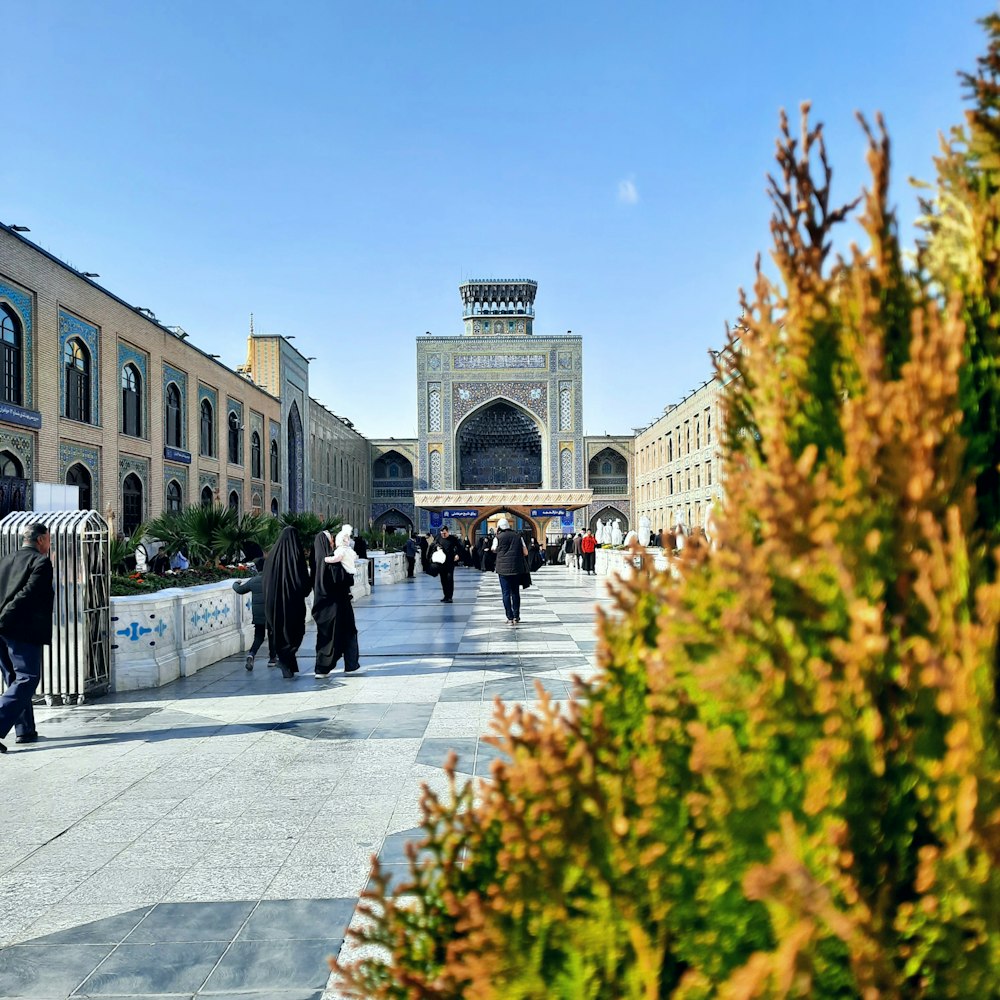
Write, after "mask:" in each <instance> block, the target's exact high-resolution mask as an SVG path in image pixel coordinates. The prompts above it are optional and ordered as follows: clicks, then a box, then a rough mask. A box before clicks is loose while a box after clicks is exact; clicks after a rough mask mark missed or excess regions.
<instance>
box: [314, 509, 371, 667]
mask: <svg viewBox="0 0 1000 1000" xmlns="http://www.w3.org/2000/svg"><path fill="white" fill-rule="evenodd" d="M353 530H354V529H353V528H352V527H351V526H350V525H349V524H345V525H344V526H343V527H342V528H341V529H340V531H338V532H337V536H336V537H335V538H334V537H333V536H332V535H331V534H330V532H329V531H321V532H320V533H319V534H318V535H317V536H316V539H315V541H314V542H313V566H314V579H313V606H312V615H313V618H314V619H315V621H316V668H315V669H316V676H317V677H325V676H326V675H327V674H329V673H330V672H331V671H332V670H333V668H334V667H335V666H336V665H337V661H338V660H339V659H340V658H341V657H342V656H343V658H344V673H345V674H351V673H354V671H355V670H358V669H360V667H361V663H360V662H359V654H358V627H357V625H356V624H355V621H354V605H353V604H352V603H351V601H352V595H351V587H353V586H354V567H355V560H356V556H355V554H354V549H353V548H352V544H351V532H352V531H353Z"/></svg>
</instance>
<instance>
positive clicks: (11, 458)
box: [0, 451, 24, 479]
mask: <svg viewBox="0 0 1000 1000" xmlns="http://www.w3.org/2000/svg"><path fill="white" fill-rule="evenodd" d="M0 476H2V477H3V478H4V479H23V478H24V466H23V465H21V463H20V462H19V461H18V458H17V456H16V455H13V454H11V452H9V451H0Z"/></svg>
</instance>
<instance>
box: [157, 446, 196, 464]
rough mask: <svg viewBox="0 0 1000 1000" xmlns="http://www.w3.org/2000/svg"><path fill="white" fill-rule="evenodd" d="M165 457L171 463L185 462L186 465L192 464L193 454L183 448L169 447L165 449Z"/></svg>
mask: <svg viewBox="0 0 1000 1000" xmlns="http://www.w3.org/2000/svg"><path fill="white" fill-rule="evenodd" d="M163 457H164V458H165V459H167V460H168V461H170V462H183V463H184V464H185V465H190V464H191V452H189V451H184V449H183V448H171V447H170V445H167V447H165V448H164V449H163Z"/></svg>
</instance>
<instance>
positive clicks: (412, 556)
mask: <svg viewBox="0 0 1000 1000" xmlns="http://www.w3.org/2000/svg"><path fill="white" fill-rule="evenodd" d="M417 550H418V546H417V535H416V532H413V533H411V534H410V537H409V538H407V539H406V544H405V545H404V546H403V555H404V556H406V579H407V580H412V579H413V569H414V567H415V566H416V565H417Z"/></svg>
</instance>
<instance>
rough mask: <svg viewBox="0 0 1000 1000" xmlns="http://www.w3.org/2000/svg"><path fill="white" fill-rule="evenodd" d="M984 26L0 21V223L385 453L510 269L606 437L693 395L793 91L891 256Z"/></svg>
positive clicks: (282, 16) (639, 15) (115, 15)
mask: <svg viewBox="0 0 1000 1000" xmlns="http://www.w3.org/2000/svg"><path fill="white" fill-rule="evenodd" d="M989 9H990V7H989V4H988V3H987V2H986V0H980V2H975V3H973V2H969V0H949V2H947V3H944V2H932V0H907V2H902V0H899V2H897V0H868V2H865V3H862V2H858V0H840V2H839V3H830V2H814V0H796V2H794V3H789V2H785V3H778V2H764V0H759V2H750V0H714V2H710V3H700V4H681V3H673V2H670V3H668V2H660V3H641V2H636V3H627V2H626V3H621V4H610V3H594V2H590V0H577V2H574V3H546V2H537V0H536V2H534V3H521V2H507V3H503V4H483V3H469V2H466V3H453V2H395V3H388V2H377V0H375V2H366V3H351V4H346V3H340V2H298V3H296V2H289V3H286V4H276V3H273V2H271V3H264V2H258V0H240V2H236V0H232V2H229V0H201V2H199V3H193V2H190V0H172V2H171V3H152V2H141V0H140V2H138V3H137V2H134V0H127V2H126V0H120V2H115V0H107V2H95V0H67V2H63V0H34V2H32V3H14V2H9V3H8V4H6V5H5V10H4V15H3V22H4V38H5V42H6V43H7V45H6V48H7V52H8V56H7V60H6V70H5V73H4V78H3V83H2V84H0V92H2V93H3V95H4V98H5V101H4V103H5V105H6V107H7V121H8V133H7V142H6V143H5V154H6V155H5V156H4V157H3V158H2V160H0V219H2V221H4V222H6V223H17V224H22V225H27V226H30V227H31V234H30V238H31V239H33V240H35V241H36V242H37V243H39V244H40V245H41V246H43V247H45V248H46V249H47V250H49V251H51V252H52V253H54V254H56V255H57V256H59V257H61V258H62V259H64V260H67V261H69V262H70V263H71V264H73V265H74V266H76V267H78V268H80V269H81V270H85V271H97V272H99V273H100V274H101V279H100V282H101V283H102V284H103V285H105V287H107V288H109V289H110V290H112V291H113V292H115V293H116V294H117V295H120V296H121V297H122V298H124V299H125V300H126V301H129V302H131V303H133V304H135V305H137V306H146V307H149V308H151V309H153V310H154V311H155V313H156V314H157V316H158V317H159V319H160V320H161V321H163V322H165V323H169V324H175V323H176V324H179V325H180V326H183V327H184V328H185V329H186V330H187V331H188V332H189V334H190V335H191V339H192V341H193V342H195V343H197V344H198V345H199V346H200V347H202V348H203V349H205V350H207V351H210V352H215V353H219V354H220V355H221V356H222V360H223V361H224V362H226V363H227V364H230V365H236V364H239V363H241V362H242V361H243V360H244V358H245V353H246V334H247V327H248V321H249V315H250V313H251V312H252V313H254V316H255V325H256V327H257V329H258V331H261V332H267V333H284V334H286V335H288V334H294V335H295V337H296V341H295V345H296V346H297V347H298V348H299V349H300V350H301V351H302V352H303V354H306V355H315V356H316V358H317V360H316V361H314V362H313V364H312V368H311V389H312V395H313V396H315V397H316V398H318V399H320V400H321V401H322V402H323V403H325V404H326V405H327V406H329V407H330V408H331V409H333V410H335V411H336V412H338V413H341V414H343V415H345V416H348V417H350V418H351V419H352V420H353V421H354V423H355V424H356V425H357V426H358V428H359V429H360V430H362V431H363V432H364V433H366V434H369V435H371V436H386V435H395V436H411V435H414V434H415V432H416V427H415V423H416V419H415V409H416V406H415V399H414V366H415V354H416V351H415V338H416V337H417V336H418V335H420V334H422V333H423V332H424V331H425V330H430V331H432V332H433V333H434V334H436V335H450V334H456V335H457V334H459V333H460V332H461V303H460V300H459V296H458V285H459V282H460V281H461V280H462V279H463V278H464V277H530V278H534V279H535V280H536V281H538V284H539V288H538V298H537V300H536V323H535V329H536V332H537V333H539V334H543V333H565V332H566V331H567V330H572V331H573V333H575V334H580V335H582V337H583V343H584V411H585V415H584V428H585V431H586V432H587V433H590V434H603V433H605V432H607V433H623V432H629V431H630V430H631V429H632V428H633V427H636V426H641V425H644V424H647V423H648V422H649V421H650V420H652V419H654V418H655V417H656V416H657V415H658V414H659V413H660V412H661V411H662V409H663V407H664V406H665V405H667V404H669V403H672V402H675V401H677V400H678V399H679V398H680V397H681V396H683V395H684V394H686V393H687V392H688V391H689V390H690V389H691V388H693V387H694V386H696V385H698V384H700V383H701V382H702V381H704V379H705V378H707V377H708V375H709V372H710V366H709V359H708V356H707V353H706V352H707V350H708V349H709V348H715V347H718V346H720V345H721V343H722V340H723V328H724V324H725V323H726V321H727V320H732V319H733V318H734V317H735V316H736V315H737V311H738V309H737V305H738V289H739V287H740V286H741V285H749V284H750V282H751V281H752V278H753V262H754V257H755V255H756V254H757V253H758V252H759V251H761V252H765V253H766V252H767V249H768V218H769V214H770V210H769V203H768V200H767V197H766V194H765V175H766V174H767V172H768V171H770V170H771V169H772V163H773V152H774V138H775V135H776V134H777V122H778V112H779V109H780V108H782V107H784V108H787V109H788V110H789V111H790V112H791V113H793V115H794V116H795V117H796V118H797V108H798V105H799V103H800V102H801V101H803V100H806V99H808V100H811V101H812V102H813V109H814V113H815V116H816V117H817V118H818V119H820V120H822V121H823V122H825V123H826V126H827V141H828V146H829V149H830V156H831V159H832V162H833V165H834V170H835V184H836V187H835V191H836V193H837V194H838V196H840V197H841V198H842V199H844V200H846V199H847V198H849V197H851V196H853V194H854V193H856V192H857V190H858V189H859V188H860V186H861V184H862V183H864V179H865V177H864V163H863V153H864V148H863V140H862V136H861V132H860V130H859V128H858V126H857V124H856V122H855V120H854V112H855V111H856V110H861V111H863V112H865V113H866V114H869V115H871V114H873V113H874V112H875V111H876V110H881V111H882V112H883V113H884V114H885V116H886V119H887V122H888V125H889V129H890V134H891V136H892V139H893V142H894V163H895V169H894V172H893V176H894V186H893V198H894V201H895V203H896V204H897V206H898V208H899V214H900V218H901V220H902V222H903V223H904V235H906V234H907V233H908V231H909V225H910V223H911V221H912V218H913V216H914V214H915V195H914V193H913V191H912V190H911V189H910V187H909V186H908V184H907V178H908V177H910V176H917V177H920V178H925V179H929V178H931V177H932V176H933V166H932V157H933V156H934V154H935V152H936V151H937V146H938V133H939V132H940V131H942V130H947V129H948V128H950V127H951V126H952V125H953V124H955V123H957V122H958V121H959V120H960V118H961V115H962V109H963V103H962V94H961V89H960V86H959V82H958V79H957V76H956V73H957V71H958V70H960V69H971V68H972V67H973V64H974V60H975V57H976V56H977V55H978V54H979V53H980V52H981V50H982V48H983V35H982V32H981V29H980V28H979V27H978V26H977V25H976V23H975V21H976V18H977V17H980V16H982V15H983V14H984V13H987V12H988V11H989ZM12 53H16V59H15V58H13V55H12ZM845 238H846V236H845Z"/></svg>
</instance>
